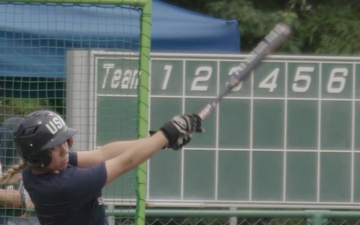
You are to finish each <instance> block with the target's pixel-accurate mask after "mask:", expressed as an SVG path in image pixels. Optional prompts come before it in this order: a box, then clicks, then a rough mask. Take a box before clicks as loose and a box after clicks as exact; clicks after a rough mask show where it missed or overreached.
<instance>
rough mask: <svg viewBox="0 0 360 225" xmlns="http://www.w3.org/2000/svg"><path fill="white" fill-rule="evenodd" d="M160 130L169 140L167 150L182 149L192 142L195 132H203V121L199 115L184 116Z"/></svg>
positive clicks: (173, 119) (175, 118)
mask: <svg viewBox="0 0 360 225" xmlns="http://www.w3.org/2000/svg"><path fill="white" fill-rule="evenodd" d="M160 130H161V131H162V132H163V133H164V135H165V137H166V138H167V139H168V142H169V143H168V146H167V148H172V149H174V150H178V149H181V148H182V147H183V146H184V145H186V144H188V143H189V142H190V141H191V138H192V133H193V132H199V133H201V132H203V131H204V129H203V128H202V119H201V118H200V116H199V115H197V114H184V115H178V116H175V117H174V118H172V120H171V121H169V122H167V123H165V124H164V125H163V126H162V127H161V128H160Z"/></svg>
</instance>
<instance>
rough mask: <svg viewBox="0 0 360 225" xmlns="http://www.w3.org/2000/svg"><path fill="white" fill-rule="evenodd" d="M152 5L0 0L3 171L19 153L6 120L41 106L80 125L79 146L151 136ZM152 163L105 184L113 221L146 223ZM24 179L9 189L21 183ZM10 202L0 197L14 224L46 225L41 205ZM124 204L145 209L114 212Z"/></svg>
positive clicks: (0, 206)
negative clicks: (21, 207) (37, 215)
mask: <svg viewBox="0 0 360 225" xmlns="http://www.w3.org/2000/svg"><path fill="white" fill-rule="evenodd" d="M150 9H151V1H150V0H149V1H135V0H134V1H130V0H129V1H106V0H101V1H100V0H99V1H56V0H54V1H22V2H13V1H11V2H10V1H9V2H2V3H0V47H1V51H0V122H1V124H2V126H1V130H0V131H1V143H0V147H1V149H0V154H1V155H0V157H1V163H2V170H3V171H4V170H5V169H7V168H8V167H10V166H11V165H13V164H16V163H17V162H18V160H19V157H18V155H17V153H16V151H15V150H14V146H13V145H12V131H11V130H10V128H9V127H5V123H7V122H6V121H8V120H9V118H10V119H11V118H14V117H21V116H24V115H26V114H28V113H29V112H31V111H34V110H38V109H50V110H53V111H56V112H58V113H60V114H61V115H62V116H64V118H65V119H66V122H67V124H68V126H70V127H74V128H76V129H78V130H79V133H78V134H77V135H75V137H74V150H76V151H80V150H88V149H94V148H96V147H98V146H101V145H103V144H105V143H107V142H110V141H114V140H122V139H135V138H137V137H144V136H146V135H147V130H148V129H147V113H148V112H147V111H148V109H147V107H148V103H147V101H148V100H147V99H148V90H149V89H148V78H147V75H148V74H149V72H148V67H149V61H150V57H149V54H150V19H151V14H150ZM140 74H143V75H144V76H139V75H140ZM145 169H146V166H145V165H142V166H140V167H139V169H138V170H134V171H131V172H130V173H128V174H126V175H124V176H121V177H120V178H119V179H118V180H116V181H115V182H113V183H112V184H110V185H109V186H107V187H106V188H105V190H104V191H103V197H104V202H105V204H106V207H107V212H110V213H109V216H108V223H109V224H123V223H124V222H123V221H126V223H127V224H133V223H136V224H143V223H144V222H145V221H144V208H145V204H144V202H145V188H144V185H146V183H145V181H146V175H145V174H146V170H145ZM19 180H20V179H19ZM19 180H17V181H16V182H15V184H16V185H13V184H9V185H4V186H3V187H2V188H3V189H6V188H8V189H11V188H12V189H16V190H17V189H19V187H18V186H19ZM138 184H140V185H138ZM0 191H1V190H0ZM10 208H11V207H10V205H5V204H3V202H2V201H1V198H0V218H1V216H2V214H4V217H6V218H5V220H7V221H8V224H38V222H37V221H36V219H34V215H33V210H31V209H30V210H29V214H31V215H30V216H28V217H26V218H20V217H22V216H23V215H24V212H19V211H18V210H10ZM15 209H17V208H15ZM119 209H121V210H125V211H126V210H134V209H135V210H136V212H137V213H136V215H135V216H134V215H132V214H128V215H127V214H124V215H121V216H116V217H115V216H114V215H112V213H111V211H112V210H119ZM2 212H4V213H2ZM3 223H5V222H2V221H1V220H0V225H1V224H3Z"/></svg>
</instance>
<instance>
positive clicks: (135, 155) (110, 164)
mask: <svg viewBox="0 0 360 225" xmlns="http://www.w3.org/2000/svg"><path fill="white" fill-rule="evenodd" d="M167 144H168V139H167V138H166V136H165V135H164V133H163V132H161V131H159V132H157V133H155V134H154V135H152V136H151V138H147V140H146V141H142V142H139V143H137V144H136V145H134V146H133V147H131V148H130V149H129V151H125V152H124V153H123V154H121V155H119V156H117V157H115V158H113V159H111V160H108V161H106V163H105V167H106V171H107V179H106V184H108V183H110V182H111V181H113V180H114V179H116V178H117V177H119V176H121V175H122V174H124V173H126V172H127V171H129V170H131V169H133V168H135V167H136V166H138V165H140V164H141V163H143V162H145V161H146V160H147V159H149V158H150V157H151V156H153V155H154V154H155V153H157V152H158V151H160V150H161V149H162V147H164V146H166V145H167Z"/></svg>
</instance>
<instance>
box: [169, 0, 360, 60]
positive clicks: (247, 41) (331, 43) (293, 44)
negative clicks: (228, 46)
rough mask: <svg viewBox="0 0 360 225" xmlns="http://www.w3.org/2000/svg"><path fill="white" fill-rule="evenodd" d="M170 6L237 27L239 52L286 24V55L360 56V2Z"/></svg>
mask: <svg viewBox="0 0 360 225" xmlns="http://www.w3.org/2000/svg"><path fill="white" fill-rule="evenodd" d="M168 2H170V3H174V4H177V5H179V6H182V7H185V8H188V9H191V10H196V11H198V12H201V13H205V14H207V15H210V16H215V17H219V18H223V19H236V20H238V21H239V25H240V35H241V41H240V44H241V50H242V52H248V51H250V50H251V49H253V48H254V47H255V45H256V44H257V43H258V42H259V41H260V40H261V39H262V38H263V37H264V36H265V35H266V34H267V33H268V32H269V30H270V29H271V28H272V27H273V26H275V24H276V23H279V22H285V23H287V24H289V25H290V26H291V27H292V29H293V35H292V37H291V38H290V39H289V40H288V41H287V42H286V43H285V45H284V46H283V47H282V48H281V49H280V52H283V53H287V54H291V53H292V54H321V55H357V54H360V42H359V41H358V40H359V39H360V29H358V28H359V27H360V14H359V13H358V12H359V9H360V2H359V1H356V0H317V1H315V0H313V1H310V0H272V1H263V0H236V1H235V0H193V1H185V0H168Z"/></svg>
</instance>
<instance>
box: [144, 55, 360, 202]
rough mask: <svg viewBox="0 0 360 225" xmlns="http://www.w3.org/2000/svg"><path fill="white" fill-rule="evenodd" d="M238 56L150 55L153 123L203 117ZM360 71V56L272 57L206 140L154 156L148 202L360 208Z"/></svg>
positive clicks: (215, 118) (237, 93) (227, 102)
mask: <svg viewBox="0 0 360 225" xmlns="http://www.w3.org/2000/svg"><path fill="white" fill-rule="evenodd" d="M239 59H244V57H243V56H225V55H223V56H219V55H170V54H168V55H164V54H154V55H152V61H151V92H150V93H151V105H150V112H151V113H150V115H151V116H150V117H151V127H153V128H154V127H159V126H160V125H161V123H162V122H163V121H164V119H166V118H171V116H172V115H175V114H177V113H179V112H199V111H200V110H201V109H202V107H203V106H205V105H206V104H207V103H208V102H210V101H211V100H212V99H214V98H215V97H216V96H217V95H218V94H219V93H220V92H221V90H223V89H224V87H225V85H226V82H228V80H229V78H230V76H229V75H230V74H231V73H232V70H233V69H234V68H235V67H236V66H238V65H239ZM359 65H360V63H359V58H342V57H309V56H305V57H302V56H272V57H269V58H268V59H267V60H265V61H264V62H263V63H262V64H261V65H260V66H259V67H258V68H257V69H256V70H255V71H253V74H252V76H251V77H250V78H249V79H248V80H246V81H245V82H243V83H242V85H240V86H238V87H236V88H234V90H233V91H232V93H231V94H230V95H229V96H228V97H226V98H225V99H224V100H223V101H222V102H221V103H220V105H219V107H218V108H217V110H216V112H213V114H212V115H211V116H210V117H209V118H207V119H206V120H205V121H204V127H205V133H204V134H199V135H197V134H196V135H194V137H193V140H192V141H191V143H190V144H189V145H187V146H186V147H185V149H184V150H183V151H181V152H176V151H175V152H174V151H164V152H162V153H160V154H158V155H156V156H155V157H154V158H152V159H151V161H150V163H149V171H148V172H149V178H148V179H149V182H148V183H149V190H148V198H149V201H150V202H152V201H153V202H154V204H160V205H161V203H166V202H171V203H173V204H174V203H179V204H180V205H181V204H186V203H187V204H189V205H192V204H199V205H212V206H220V205H236V206H245V207H247V206H248V207H250V206H258V207H267V206H268V207H277V206H280V207H284V206H287V207H289V206H294V207H318V208H324V207H329V208H339V207H344V206H345V207H350V208H351V207H359V206H360V205H359V203H360V187H359V186H360V170H359V166H360V139H359V138H357V136H358V135H359V134H360V133H359V132H360V104H359V99H360V93H359V90H360V77H359V76H360V67H359ZM357 77H359V78H358V79H356V78H357Z"/></svg>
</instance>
